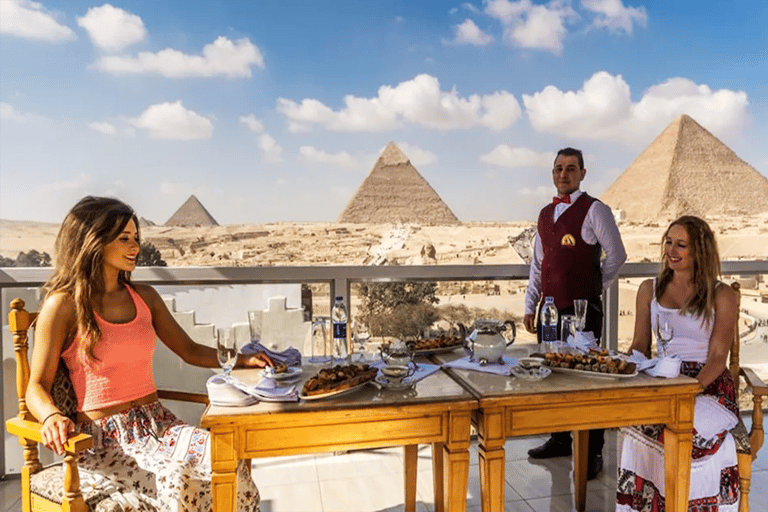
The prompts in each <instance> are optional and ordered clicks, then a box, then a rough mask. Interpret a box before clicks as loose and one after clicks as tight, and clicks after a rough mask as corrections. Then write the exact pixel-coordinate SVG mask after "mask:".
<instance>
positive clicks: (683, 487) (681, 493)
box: [664, 425, 693, 512]
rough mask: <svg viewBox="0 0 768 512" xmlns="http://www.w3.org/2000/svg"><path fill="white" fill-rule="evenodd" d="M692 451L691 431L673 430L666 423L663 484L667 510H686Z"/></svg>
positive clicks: (672, 511) (668, 511)
mask: <svg viewBox="0 0 768 512" xmlns="http://www.w3.org/2000/svg"><path fill="white" fill-rule="evenodd" d="M692 452H693V433H692V432H691V431H690V430H685V429H683V430H682V431H681V432H675V431H674V430H673V429H672V427H670V426H669V425H667V427H666V428H665V429H664V471H665V478H664V485H665V487H666V496H665V501H666V504H667V512H684V511H686V510H688V492H689V490H690V482H691V453H692Z"/></svg>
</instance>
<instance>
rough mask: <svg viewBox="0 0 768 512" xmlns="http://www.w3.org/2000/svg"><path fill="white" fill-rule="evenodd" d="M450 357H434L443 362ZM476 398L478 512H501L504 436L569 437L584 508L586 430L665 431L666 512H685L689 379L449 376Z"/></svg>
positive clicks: (693, 387)
mask: <svg viewBox="0 0 768 512" xmlns="http://www.w3.org/2000/svg"><path fill="white" fill-rule="evenodd" d="M451 358H455V356H447V357H446V356H438V357H437V359H438V360H450V359H451ZM450 373H451V375H452V376H454V378H456V379H457V381H459V382H461V383H463V384H464V385H465V386H467V388H468V389H470V390H471V391H472V392H473V393H474V394H475V395H476V396H477V397H478V399H479V407H478V409H477V411H476V412H475V414H474V415H473V418H472V421H473V423H474V424H475V425H476V427H477V431H478V441H479V443H478V452H479V456H480V488H481V493H482V496H481V500H482V510H483V512H501V511H502V510H504V472H505V471H504V469H505V455H504V441H505V440H506V438H508V437H513V436H523V435H531V434H542V433H550V432H560V431H567V430H571V431H573V434H574V436H573V439H574V450H573V454H574V455H573V457H574V471H573V478H574V487H575V493H576V508H577V510H579V511H583V510H584V509H585V507H586V482H587V449H588V434H589V430H590V429H593V428H611V427H621V426H629V425H638V424H643V423H664V424H666V431H665V434H664V439H665V461H666V462H665V464H666V479H665V485H666V504H667V510H668V512H683V511H685V510H687V509H688V488H689V481H690V468H691V449H692V439H693V435H692V428H693V405H694V398H695V396H696V394H697V393H699V392H700V390H701V387H700V385H699V383H698V382H697V381H696V380H695V379H692V378H689V377H683V376H681V377H677V378H675V379H657V378H653V377H650V376H648V375H646V374H640V375H637V376H636V377H632V378H628V379H607V378H594V377H593V378H587V377H580V376H574V375H566V374H561V373H555V372H553V373H552V374H551V375H550V376H549V377H547V378H545V379H544V380H541V381H538V382H530V381H525V380H522V379H517V378H508V377H501V376H498V375H493V374H489V373H481V372H475V371H470V370H455V369H452V370H450Z"/></svg>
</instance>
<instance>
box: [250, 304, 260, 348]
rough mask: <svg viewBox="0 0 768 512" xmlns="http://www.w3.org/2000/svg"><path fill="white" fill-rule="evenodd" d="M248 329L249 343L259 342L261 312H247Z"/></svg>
mask: <svg viewBox="0 0 768 512" xmlns="http://www.w3.org/2000/svg"><path fill="white" fill-rule="evenodd" d="M248 327H249V328H250V329H251V341H255V342H260V341H261V311H249V312H248Z"/></svg>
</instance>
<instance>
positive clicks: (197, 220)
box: [164, 194, 219, 227]
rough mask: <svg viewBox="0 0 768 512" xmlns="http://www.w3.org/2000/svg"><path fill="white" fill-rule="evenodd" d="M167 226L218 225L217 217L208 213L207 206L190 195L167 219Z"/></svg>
mask: <svg viewBox="0 0 768 512" xmlns="http://www.w3.org/2000/svg"><path fill="white" fill-rule="evenodd" d="M164 225H165V226H183V227H190V226H218V225H219V223H218V222H216V219H214V218H213V216H212V215H211V214H210V213H208V210H206V209H205V206H203V204H202V203H201V202H200V201H199V200H198V199H197V198H196V197H195V196H194V194H193V195H191V196H189V199H187V200H186V201H185V202H184V204H182V205H181V206H180V207H179V209H178V210H176V213H174V214H173V215H171V218H170V219H168V221H166V223H165V224H164Z"/></svg>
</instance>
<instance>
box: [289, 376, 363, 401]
mask: <svg viewBox="0 0 768 512" xmlns="http://www.w3.org/2000/svg"><path fill="white" fill-rule="evenodd" d="M369 382H371V381H370V380H367V381H365V382H363V383H362V384H358V385H357V386H353V387H351V388H347V389H342V390H341V391H331V392H330V393H323V394H322V395H305V394H304V391H303V390H302V392H301V393H300V394H299V398H301V399H302V400H306V401H308V402H310V401H312V400H324V399H326V398H331V397H336V396H343V395H347V394H349V393H353V392H355V391H357V390H358V389H360V388H362V387H363V386H365V385H366V384H368V383H369Z"/></svg>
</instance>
